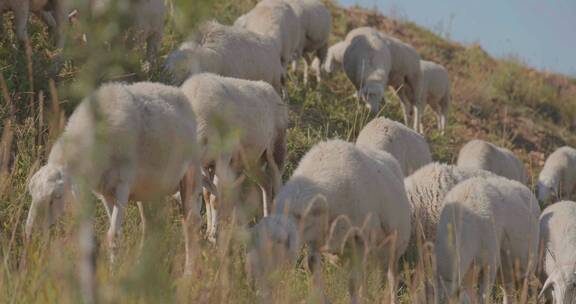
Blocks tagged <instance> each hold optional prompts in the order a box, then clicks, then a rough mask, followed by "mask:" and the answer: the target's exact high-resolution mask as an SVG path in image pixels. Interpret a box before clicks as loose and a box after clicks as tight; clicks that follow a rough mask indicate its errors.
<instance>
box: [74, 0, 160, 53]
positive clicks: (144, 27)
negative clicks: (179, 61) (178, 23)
mask: <svg viewBox="0 0 576 304" xmlns="http://www.w3.org/2000/svg"><path fill="white" fill-rule="evenodd" d="M118 3H122V2H118ZM118 3H115V2H114V1H110V0H98V1H90V11H91V12H90V14H84V13H77V15H79V16H77V17H78V18H81V17H82V16H83V15H91V16H93V17H102V16H106V15H108V14H110V12H111V10H112V8H111V5H112V4H115V5H117V7H116V8H117V9H119V10H121V11H120V13H122V14H126V17H128V18H127V21H128V22H129V23H128V25H129V27H128V29H129V30H128V32H127V33H126V34H125V39H126V43H127V45H128V47H129V48H134V47H137V46H140V45H143V44H144V43H146V56H147V59H148V61H149V62H151V63H153V64H155V63H156V57H157V54H158V51H159V50H160V47H161V46H162V37H163V35H164V18H165V16H166V3H165V0H131V1H128V5H127V6H123V5H120V6H118Z"/></svg>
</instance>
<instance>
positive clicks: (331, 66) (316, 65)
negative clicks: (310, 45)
mask: <svg viewBox="0 0 576 304" xmlns="http://www.w3.org/2000/svg"><path fill="white" fill-rule="evenodd" d="M346 47H348V43H347V42H346V41H340V42H338V43H336V44H334V45H332V46H331V47H329V48H328V52H327V55H326V60H324V63H323V64H322V63H321V62H320V59H318V57H316V58H314V60H313V61H312V64H311V66H310V68H311V69H312V71H313V72H314V73H315V74H316V75H320V74H322V73H326V74H328V75H330V74H332V73H333V72H336V71H339V70H341V69H342V60H343V57H344V52H346Z"/></svg>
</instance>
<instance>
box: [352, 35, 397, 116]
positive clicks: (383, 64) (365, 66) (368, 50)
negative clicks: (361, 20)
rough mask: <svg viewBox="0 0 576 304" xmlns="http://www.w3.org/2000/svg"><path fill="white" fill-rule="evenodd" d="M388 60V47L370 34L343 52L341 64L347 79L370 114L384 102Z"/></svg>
mask: <svg viewBox="0 0 576 304" xmlns="http://www.w3.org/2000/svg"><path fill="white" fill-rule="evenodd" d="M390 60H391V59H390V51H389V50H388V47H387V46H386V44H385V43H384V41H382V39H380V37H379V36H377V35H373V34H366V35H358V36H356V37H354V38H353V39H352V40H350V41H349V45H348V47H347V48H346V52H344V58H343V62H342V63H343V66H344V71H345V72H346V76H348V79H350V81H351V82H352V84H353V85H354V87H355V88H356V91H357V96H358V99H360V100H362V101H364V102H365V103H366V106H367V107H368V109H369V110H370V112H372V113H378V112H379V111H380V103H381V102H386V101H385V99H384V90H385V89H386V86H387V84H388V73H389V72H390V65H391V62H390Z"/></svg>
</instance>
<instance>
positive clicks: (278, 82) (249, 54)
mask: <svg viewBox="0 0 576 304" xmlns="http://www.w3.org/2000/svg"><path fill="white" fill-rule="evenodd" d="M275 50H276V46H275V44H274V42H273V41H272V40H271V39H269V38H266V37H263V36H261V35H259V34H255V33H253V32H250V31H248V30H245V29H242V28H237V27H231V26H225V25H221V24H219V23H217V22H215V21H210V22H206V23H204V24H203V25H201V26H200V28H199V29H198V31H197V32H196V35H195V37H194V39H193V40H192V41H189V42H185V43H183V44H182V45H181V46H180V48H179V49H178V50H176V51H174V52H172V53H171V54H170V55H168V58H167V59H166V63H165V67H166V69H167V70H168V71H169V73H170V74H172V76H173V83H175V84H182V83H183V82H184V81H185V80H186V79H187V78H188V77H189V76H191V75H194V74H198V73H203V72H206V73H214V74H218V75H222V76H226V77H235V78H242V79H247V80H262V81H266V82H268V83H269V84H271V85H272V86H273V87H274V89H275V90H276V92H278V93H281V92H282V77H283V76H282V75H283V69H282V65H281V62H280V56H278V55H277V52H276V51H275Z"/></svg>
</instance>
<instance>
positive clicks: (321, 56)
mask: <svg viewBox="0 0 576 304" xmlns="http://www.w3.org/2000/svg"><path fill="white" fill-rule="evenodd" d="M326 57H328V44H324V45H323V46H322V47H321V48H319V49H318V50H317V51H316V58H318V60H319V64H318V70H317V71H316V81H318V84H320V82H321V81H322V65H323V64H324V62H326Z"/></svg>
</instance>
